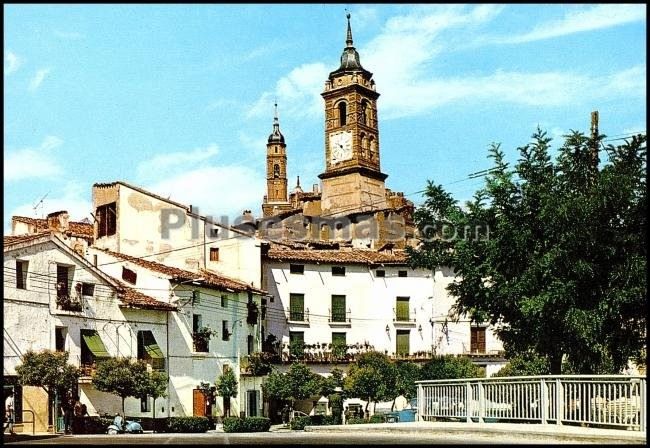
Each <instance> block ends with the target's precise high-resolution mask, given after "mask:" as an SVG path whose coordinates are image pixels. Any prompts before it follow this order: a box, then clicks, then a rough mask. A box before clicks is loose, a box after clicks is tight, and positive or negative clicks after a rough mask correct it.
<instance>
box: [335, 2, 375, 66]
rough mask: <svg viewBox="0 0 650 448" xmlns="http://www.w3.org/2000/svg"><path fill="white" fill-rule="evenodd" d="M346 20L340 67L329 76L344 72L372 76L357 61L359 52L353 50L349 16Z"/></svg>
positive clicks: (358, 60)
mask: <svg viewBox="0 0 650 448" xmlns="http://www.w3.org/2000/svg"><path fill="white" fill-rule="evenodd" d="M346 17H347V19H348V33H347V37H346V39H345V48H344V49H343V53H342V54H341V66H340V67H339V68H338V69H336V70H335V71H333V72H332V73H330V76H332V75H336V74H339V73H344V72H363V73H365V74H366V75H370V76H372V73H370V72H369V71H368V70H366V69H365V68H363V67H362V66H361V60H360V59H359V52H358V51H357V49H356V48H354V45H353V42H352V27H351V26H350V14H348V15H347V16H346Z"/></svg>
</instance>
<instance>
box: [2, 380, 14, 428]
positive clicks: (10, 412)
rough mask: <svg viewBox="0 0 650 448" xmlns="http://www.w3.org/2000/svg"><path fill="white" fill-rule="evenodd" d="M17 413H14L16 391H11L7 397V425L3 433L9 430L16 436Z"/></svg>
mask: <svg viewBox="0 0 650 448" xmlns="http://www.w3.org/2000/svg"><path fill="white" fill-rule="evenodd" d="M15 418H16V416H15V412H14V391H13V390H11V389H10V390H9V393H8V394H7V397H6V398H5V421H6V425H5V427H4V429H3V431H2V433H3V434H4V432H5V431H6V430H7V429H9V434H16V433H15V432H14V421H15Z"/></svg>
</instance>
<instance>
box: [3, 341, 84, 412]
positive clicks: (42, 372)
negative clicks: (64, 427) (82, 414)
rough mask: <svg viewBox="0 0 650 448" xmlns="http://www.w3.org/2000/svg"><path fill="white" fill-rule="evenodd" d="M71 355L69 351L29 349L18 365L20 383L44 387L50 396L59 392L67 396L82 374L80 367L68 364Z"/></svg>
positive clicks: (17, 373) (17, 371)
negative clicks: (37, 350)
mask: <svg viewBox="0 0 650 448" xmlns="http://www.w3.org/2000/svg"><path fill="white" fill-rule="evenodd" d="M69 355H70V354H69V353H68V352H54V351H52V350H43V351H41V352H34V351H32V350H29V351H27V352H26V353H25V354H24V355H23V357H22V359H21V364H19V365H17V366H16V375H17V376H18V383H19V384H21V385H23V386H36V387H43V388H45V389H46V391H47V394H48V396H49V397H50V398H53V397H54V396H55V395H56V394H57V393H58V394H59V395H60V396H65V392H67V391H70V390H72V389H73V388H74V387H75V386H76V385H77V382H78V381H79V376H80V371H79V369H78V368H77V367H75V366H73V365H71V364H68V357H69ZM52 415H54V413H53V414H52Z"/></svg>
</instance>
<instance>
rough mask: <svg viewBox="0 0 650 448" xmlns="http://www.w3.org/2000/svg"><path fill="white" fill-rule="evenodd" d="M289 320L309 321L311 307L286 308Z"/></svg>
mask: <svg viewBox="0 0 650 448" xmlns="http://www.w3.org/2000/svg"><path fill="white" fill-rule="evenodd" d="M286 313H287V320H289V321H292V322H309V308H286Z"/></svg>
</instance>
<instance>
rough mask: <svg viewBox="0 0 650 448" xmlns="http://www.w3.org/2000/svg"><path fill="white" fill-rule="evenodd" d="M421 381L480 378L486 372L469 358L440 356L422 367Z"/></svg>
mask: <svg viewBox="0 0 650 448" xmlns="http://www.w3.org/2000/svg"><path fill="white" fill-rule="evenodd" d="M419 374H420V378H419V379H420V380H447V379H456V378H480V377H483V376H485V372H484V371H483V370H482V369H481V368H480V367H478V366H477V365H476V364H474V363H473V362H472V360H471V359H469V358H468V357H467V356H458V357H456V356H454V355H438V356H434V357H433V358H431V359H430V360H429V361H427V362H426V363H424V364H423V365H422V368H421V369H420V372H419Z"/></svg>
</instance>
